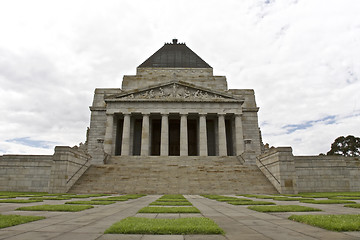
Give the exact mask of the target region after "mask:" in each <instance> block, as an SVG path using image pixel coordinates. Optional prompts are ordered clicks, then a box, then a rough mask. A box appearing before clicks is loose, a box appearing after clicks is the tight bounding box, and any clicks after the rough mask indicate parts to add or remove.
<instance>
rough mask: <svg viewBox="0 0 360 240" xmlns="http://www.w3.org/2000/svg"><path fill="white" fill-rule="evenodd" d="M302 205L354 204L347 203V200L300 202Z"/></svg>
mask: <svg viewBox="0 0 360 240" xmlns="http://www.w3.org/2000/svg"><path fill="white" fill-rule="evenodd" d="M300 202H302V203H315V204H346V203H355V202H354V201H347V200H332V199H327V200H307V199H305V200H300Z"/></svg>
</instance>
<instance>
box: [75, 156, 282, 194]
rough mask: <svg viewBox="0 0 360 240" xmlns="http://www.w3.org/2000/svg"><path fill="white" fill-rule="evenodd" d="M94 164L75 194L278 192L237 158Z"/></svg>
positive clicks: (116, 160) (254, 168)
mask: <svg viewBox="0 0 360 240" xmlns="http://www.w3.org/2000/svg"><path fill="white" fill-rule="evenodd" d="M109 163H111V164H107V165H92V166H91V167H90V168H89V169H88V170H87V171H86V172H85V173H84V174H83V176H81V177H80V179H79V180H78V181H77V182H76V183H75V185H74V186H73V187H72V188H71V189H70V192H73V193H103V192H107V193H145V194H163V193H181V194H205V193H214V194H233V193H239V194H240V193H264V194H265V193H268V194H271V193H277V192H276V190H275V188H274V187H273V186H272V185H271V183H270V182H269V181H268V179H267V178H266V177H265V176H264V175H263V174H262V172H261V171H260V170H259V169H258V168H257V166H254V165H242V164H241V162H239V160H238V159H237V158H236V157H221V158H220V157H207V158H206V157H145V158H144V157H127V158H126V157H112V158H111V159H110V161H109Z"/></svg>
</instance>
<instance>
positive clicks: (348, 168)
mask: <svg viewBox="0 0 360 240" xmlns="http://www.w3.org/2000/svg"><path fill="white" fill-rule="evenodd" d="M256 163H257V165H258V167H259V168H260V170H261V171H262V172H263V173H264V174H265V176H266V177H267V178H268V179H269V180H270V182H271V183H272V184H273V185H274V186H275V188H276V189H277V190H278V191H279V192H280V193H283V194H284V193H297V192H344V191H360V159H359V158H358V157H344V156H293V155H292V149H291V148H290V147H280V148H274V149H271V150H270V151H269V152H267V153H264V154H262V155H260V156H258V158H257V162H256Z"/></svg>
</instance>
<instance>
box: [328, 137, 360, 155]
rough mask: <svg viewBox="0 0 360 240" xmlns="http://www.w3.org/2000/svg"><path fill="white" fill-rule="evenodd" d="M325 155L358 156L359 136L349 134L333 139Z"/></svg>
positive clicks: (359, 150)
mask: <svg viewBox="0 0 360 240" xmlns="http://www.w3.org/2000/svg"><path fill="white" fill-rule="evenodd" d="M327 155H343V156H348V157H355V156H360V138H358V137H354V136H352V135H349V136H347V137H344V136H341V137H338V138H337V139H335V141H334V142H333V143H332V144H331V149H330V151H328V152H327Z"/></svg>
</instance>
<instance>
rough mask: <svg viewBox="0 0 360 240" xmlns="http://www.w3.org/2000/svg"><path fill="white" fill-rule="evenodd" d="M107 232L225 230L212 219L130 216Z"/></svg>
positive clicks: (188, 232)
mask: <svg viewBox="0 0 360 240" xmlns="http://www.w3.org/2000/svg"><path fill="white" fill-rule="evenodd" d="M105 233H112V234H159V235H160V234H167V235H185V234H225V232H224V231H223V230H222V229H221V228H220V227H219V226H218V225H217V224H216V223H215V222H214V221H213V220H211V219H209V218H204V217H199V218H177V219H149V218H137V217H128V218H125V219H123V220H121V221H120V222H117V223H115V224H113V225H112V226H111V227H110V228H108V229H106V231H105Z"/></svg>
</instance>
